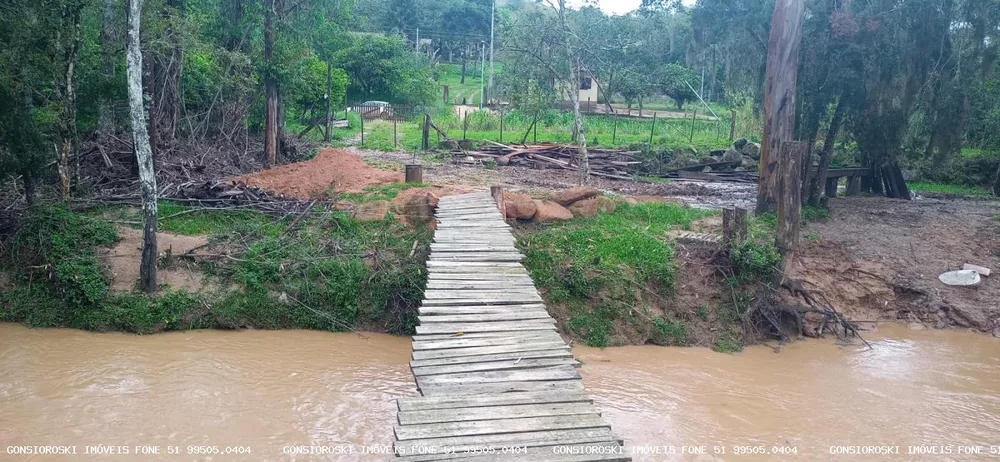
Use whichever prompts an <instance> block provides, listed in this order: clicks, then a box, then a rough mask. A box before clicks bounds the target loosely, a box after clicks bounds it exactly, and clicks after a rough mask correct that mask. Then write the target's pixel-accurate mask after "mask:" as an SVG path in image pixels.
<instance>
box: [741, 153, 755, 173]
mask: <svg viewBox="0 0 1000 462" xmlns="http://www.w3.org/2000/svg"><path fill="white" fill-rule="evenodd" d="M757 165H758V164H757V161H756V160H753V159H752V158H750V157H747V156H743V163H742V164H740V167H743V168H745V169H747V170H748V171H754V170H757Z"/></svg>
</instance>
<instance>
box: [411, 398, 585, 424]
mask: <svg viewBox="0 0 1000 462" xmlns="http://www.w3.org/2000/svg"><path fill="white" fill-rule="evenodd" d="M595 413H598V412H597V410H596V408H594V405H593V404H591V403H547V404H518V405H506V406H494V407H473V408H458V409H434V410H427V411H403V412H400V413H399V414H398V415H397V420H398V421H399V424H400V425H420V424H431V423H446V422H470V421H474V420H491V419H523V418H527V417H546V416H558V415H579V414H595Z"/></svg>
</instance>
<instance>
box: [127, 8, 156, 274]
mask: <svg viewBox="0 0 1000 462" xmlns="http://www.w3.org/2000/svg"><path fill="white" fill-rule="evenodd" d="M141 15H142V0H129V10H128V38H127V40H126V48H127V58H128V101H129V114H130V116H131V119H132V144H133V146H134V148H135V157H136V161H137V163H138V164H139V187H140V189H141V192H142V261H141V263H140V266H139V279H140V283H141V286H142V290H143V291H145V292H147V293H152V292H155V291H156V256H157V253H156V172H155V170H154V168H153V151H152V149H151V148H150V146H149V133H148V132H147V131H146V111H145V108H144V107H143V98H142V50H141V49H140V47H139V23H140V19H141Z"/></svg>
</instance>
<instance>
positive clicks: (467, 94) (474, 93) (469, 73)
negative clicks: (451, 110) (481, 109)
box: [435, 61, 483, 106]
mask: <svg viewBox="0 0 1000 462" xmlns="http://www.w3.org/2000/svg"><path fill="white" fill-rule="evenodd" d="M435 70H436V72H437V73H438V75H439V76H440V78H439V80H438V84H440V85H442V86H444V85H447V86H448V99H449V103H450V104H462V101H463V99H464V100H465V104H467V105H469V106H478V105H479V100H480V99H481V98H482V82H483V80H482V79H481V78H480V77H479V72H480V66H479V61H469V64H468V66H467V67H466V69H465V83H462V65H461V64H449V63H441V64H438V65H437V67H436V68H435Z"/></svg>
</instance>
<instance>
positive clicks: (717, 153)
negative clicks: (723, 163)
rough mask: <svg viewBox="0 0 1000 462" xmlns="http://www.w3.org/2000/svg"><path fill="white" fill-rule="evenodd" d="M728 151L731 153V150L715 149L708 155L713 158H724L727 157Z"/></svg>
mask: <svg viewBox="0 0 1000 462" xmlns="http://www.w3.org/2000/svg"><path fill="white" fill-rule="evenodd" d="M727 151H729V150H728V149H713V150H711V151H709V153H708V155H710V156H712V157H722V156H724V155H726V152H727Z"/></svg>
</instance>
